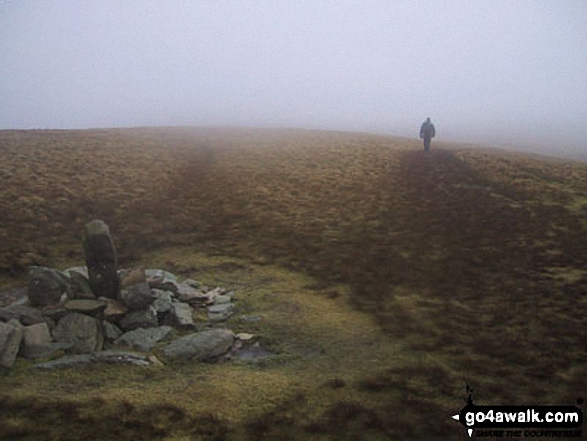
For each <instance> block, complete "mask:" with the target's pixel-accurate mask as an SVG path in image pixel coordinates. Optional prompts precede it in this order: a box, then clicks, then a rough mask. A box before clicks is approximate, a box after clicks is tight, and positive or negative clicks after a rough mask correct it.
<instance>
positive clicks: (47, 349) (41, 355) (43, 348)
mask: <svg viewBox="0 0 587 441" xmlns="http://www.w3.org/2000/svg"><path fill="white" fill-rule="evenodd" d="M71 347H72V344H71V343H54V342H51V343H45V344H42V345H37V346H25V347H24V348H22V349H21V351H20V355H22V356H23V357H24V358H27V359H29V360H43V359H46V358H52V357H54V356H56V355H58V354H59V353H62V352H63V351H67V350H69V349H71Z"/></svg>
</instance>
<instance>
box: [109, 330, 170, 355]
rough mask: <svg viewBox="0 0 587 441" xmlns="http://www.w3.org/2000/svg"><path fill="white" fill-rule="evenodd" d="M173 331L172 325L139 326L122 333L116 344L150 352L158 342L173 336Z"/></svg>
mask: <svg viewBox="0 0 587 441" xmlns="http://www.w3.org/2000/svg"><path fill="white" fill-rule="evenodd" d="M173 332H174V331H173V328H172V327H170V326H160V327H157V328H148V329H144V328H138V329H135V330H134V331H129V332H126V333H124V334H122V335H121V336H120V338H118V339H117V340H116V341H115V342H114V344H115V345H116V346H126V347H129V348H131V349H135V350H137V351H140V352H149V351H150V350H151V349H153V346H155V345H156V344H157V343H158V342H160V341H162V340H167V339H169V338H171V336H172V335H173Z"/></svg>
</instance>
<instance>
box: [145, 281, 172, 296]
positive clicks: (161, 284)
mask: <svg viewBox="0 0 587 441" xmlns="http://www.w3.org/2000/svg"><path fill="white" fill-rule="evenodd" d="M148 283H149V286H150V287H151V288H155V289H160V290H162V291H171V292H172V293H173V294H174V295H175V294H177V291H178V290H179V285H180V283H179V282H178V281H176V280H172V279H148Z"/></svg>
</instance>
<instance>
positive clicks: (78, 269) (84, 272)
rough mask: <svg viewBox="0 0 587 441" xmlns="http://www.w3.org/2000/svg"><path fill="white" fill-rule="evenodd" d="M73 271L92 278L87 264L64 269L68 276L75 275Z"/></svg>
mask: <svg viewBox="0 0 587 441" xmlns="http://www.w3.org/2000/svg"><path fill="white" fill-rule="evenodd" d="M73 273H77V274H79V275H81V276H83V277H84V278H86V279H89V278H90V275H89V273H88V267H87V266H72V267H71V268H67V269H66V270H63V274H65V276H67V277H71V276H72V275H73Z"/></svg>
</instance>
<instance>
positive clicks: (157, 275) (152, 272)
mask: <svg viewBox="0 0 587 441" xmlns="http://www.w3.org/2000/svg"><path fill="white" fill-rule="evenodd" d="M145 275H146V276H147V279H161V280H163V279H167V280H174V281H176V282H177V276H176V275H175V274H172V273H170V272H168V271H165V270H162V269H147V270H145Z"/></svg>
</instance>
